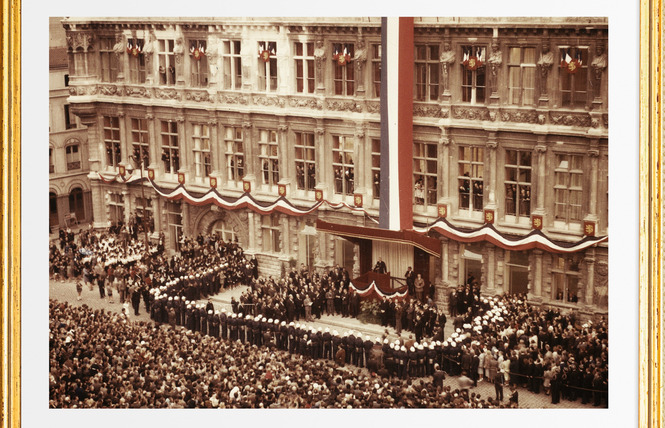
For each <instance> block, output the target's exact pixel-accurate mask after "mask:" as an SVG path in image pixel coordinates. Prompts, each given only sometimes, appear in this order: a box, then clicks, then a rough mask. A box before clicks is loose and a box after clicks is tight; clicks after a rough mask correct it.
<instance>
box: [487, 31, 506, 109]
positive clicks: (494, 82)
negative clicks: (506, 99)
mask: <svg viewBox="0 0 665 428" xmlns="http://www.w3.org/2000/svg"><path fill="white" fill-rule="evenodd" d="M487 62H488V63H489V67H488V70H487V71H488V72H489V82H490V94H491V95H490V104H491V105H497V104H499V98H500V97H499V84H498V82H499V73H500V70H501V65H502V64H503V56H502V53H501V48H500V46H499V40H498V38H496V35H495V37H494V38H493V39H492V52H491V53H490V56H489V60H488V61H487Z"/></svg>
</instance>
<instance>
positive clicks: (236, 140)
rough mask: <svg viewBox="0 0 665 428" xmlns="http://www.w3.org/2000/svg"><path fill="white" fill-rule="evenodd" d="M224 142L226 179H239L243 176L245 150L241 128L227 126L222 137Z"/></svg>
mask: <svg viewBox="0 0 665 428" xmlns="http://www.w3.org/2000/svg"><path fill="white" fill-rule="evenodd" d="M224 143H225V144H226V170H227V179H228V181H236V182H238V181H240V180H242V178H243V177H244V176H245V152H244V149H243V141H242V128H241V127H234V126H229V127H227V128H226V135H225V137H224Z"/></svg>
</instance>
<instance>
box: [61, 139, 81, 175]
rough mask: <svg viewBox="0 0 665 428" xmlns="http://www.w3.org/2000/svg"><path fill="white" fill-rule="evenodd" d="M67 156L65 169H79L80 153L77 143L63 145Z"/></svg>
mask: <svg viewBox="0 0 665 428" xmlns="http://www.w3.org/2000/svg"><path fill="white" fill-rule="evenodd" d="M65 154H66V158H67V171H71V170H74V169H81V153H80V151H79V145H78V144H72V145H69V146H67V147H65Z"/></svg>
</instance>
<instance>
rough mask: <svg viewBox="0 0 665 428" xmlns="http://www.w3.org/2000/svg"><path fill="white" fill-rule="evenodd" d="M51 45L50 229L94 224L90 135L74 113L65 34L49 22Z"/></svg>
mask: <svg viewBox="0 0 665 428" xmlns="http://www.w3.org/2000/svg"><path fill="white" fill-rule="evenodd" d="M50 30H51V31H50V41H49V227H50V230H51V231H55V230H56V229H58V228H66V227H68V226H70V225H73V224H76V223H90V222H91V221H92V214H93V209H92V199H91V197H90V196H91V193H90V180H88V178H87V175H88V172H89V169H88V149H87V147H88V134H87V131H86V130H85V129H84V127H83V126H81V124H80V122H79V121H78V120H77V117H76V116H75V115H74V114H73V113H72V111H71V108H70V105H69V102H68V97H69V87H68V85H69V68H68V60H67V46H66V43H65V30H64V28H63V27H62V24H61V23H60V19H58V18H51V19H50Z"/></svg>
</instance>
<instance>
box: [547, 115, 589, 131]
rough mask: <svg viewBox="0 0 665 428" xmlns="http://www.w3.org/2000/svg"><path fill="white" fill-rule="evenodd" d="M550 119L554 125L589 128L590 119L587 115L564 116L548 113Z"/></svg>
mask: <svg viewBox="0 0 665 428" xmlns="http://www.w3.org/2000/svg"><path fill="white" fill-rule="evenodd" d="M550 119H551V121H552V123H553V124H554V125H565V126H583V127H586V128H588V127H590V126H591V117H589V115H588V114H564V113H556V112H550Z"/></svg>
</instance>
